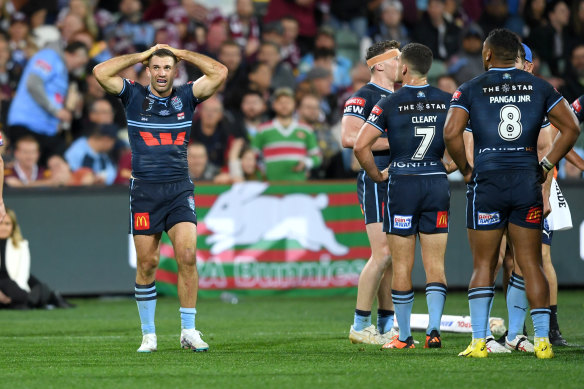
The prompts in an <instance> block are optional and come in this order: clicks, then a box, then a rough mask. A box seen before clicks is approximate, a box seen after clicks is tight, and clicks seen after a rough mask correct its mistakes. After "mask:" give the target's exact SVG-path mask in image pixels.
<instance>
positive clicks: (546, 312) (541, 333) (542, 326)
mask: <svg viewBox="0 0 584 389" xmlns="http://www.w3.org/2000/svg"><path fill="white" fill-rule="evenodd" d="M531 321H533V328H534V330H535V334H534V335H533V336H534V337H535V338H547V337H548V335H549V332H550V309H549V308H535V309H532V310H531Z"/></svg>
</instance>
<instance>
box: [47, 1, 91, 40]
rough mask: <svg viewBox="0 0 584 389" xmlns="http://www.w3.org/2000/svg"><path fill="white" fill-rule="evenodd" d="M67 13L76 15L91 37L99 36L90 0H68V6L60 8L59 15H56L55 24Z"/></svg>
mask: <svg viewBox="0 0 584 389" xmlns="http://www.w3.org/2000/svg"><path fill="white" fill-rule="evenodd" d="M67 14H73V15H76V16H78V17H79V18H80V19H81V20H82V21H83V24H84V25H85V28H86V29H87V31H89V33H90V34H91V36H93V38H94V39H95V38H97V37H98V36H99V33H100V31H99V29H98V26H97V22H96V20H95V15H94V14H95V10H94V6H93V2H92V1H90V0H71V1H69V6H68V7H64V8H61V11H60V12H59V15H58V16H57V24H59V23H60V22H61V21H62V20H63V19H64V18H65V15H67Z"/></svg>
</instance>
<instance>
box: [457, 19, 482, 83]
mask: <svg viewBox="0 0 584 389" xmlns="http://www.w3.org/2000/svg"><path fill="white" fill-rule="evenodd" d="M482 51H483V31H482V30H481V28H480V27H479V26H478V25H475V24H470V25H469V27H468V28H467V29H466V30H465V32H464V35H463V38H462V47H461V48H460V50H459V51H458V52H457V53H456V54H454V55H453V56H452V57H451V58H450V60H449V61H448V74H450V75H451V76H452V77H454V79H455V80H456V82H457V83H458V84H462V83H463V82H467V81H468V80H470V79H472V78H474V77H476V76H478V75H479V74H482V73H484V71H485V67H484V65H483V56H482Z"/></svg>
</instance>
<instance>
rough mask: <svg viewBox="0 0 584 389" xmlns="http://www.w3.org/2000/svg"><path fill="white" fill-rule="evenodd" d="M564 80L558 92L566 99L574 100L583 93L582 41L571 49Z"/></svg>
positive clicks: (583, 60) (583, 61)
mask: <svg viewBox="0 0 584 389" xmlns="http://www.w3.org/2000/svg"><path fill="white" fill-rule="evenodd" d="M565 81H566V82H565V83H564V85H563V87H562V88H561V89H560V92H561V93H562V95H563V96H564V97H565V98H566V100H568V101H574V100H576V99H577V98H578V97H580V96H581V95H583V94H584V43H580V44H578V45H576V46H575V47H574V49H573V50H572V55H571V58H570V67H569V69H568V72H567V74H566V77H565Z"/></svg>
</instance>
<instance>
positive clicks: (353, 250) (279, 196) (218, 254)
mask: <svg viewBox="0 0 584 389" xmlns="http://www.w3.org/2000/svg"><path fill="white" fill-rule="evenodd" d="M195 204H196V207H197V218H198V221H199V223H198V228H197V230H198V241H197V266H198V270H199V289H200V292H199V293H200V295H202V296H205V295H207V296H214V295H218V294H219V293H221V292H222V291H225V290H232V291H237V293H238V294H243V295H249V294H255V295H261V294H274V293H287V294H296V295H299V294H300V295H302V294H338V293H354V292H355V287H356V286H357V282H358V278H359V273H360V272H361V269H362V268H363V266H364V265H365V263H366V261H367V259H368V258H369V256H370V254H371V250H370V248H369V242H368V240H367V235H366V233H365V225H364V222H363V216H362V214H361V210H360V208H359V205H358V202H357V194H356V192H355V182H354V181H347V182H344V181H341V182H339V181H336V182H306V183H294V184H290V183H287V184H271V185H268V184H267V183H261V182H250V183H242V184H235V185H233V186H232V187H229V186H213V185H197V187H196V189H195ZM160 254H161V261H160V268H159V270H158V273H157V274H156V280H157V289H158V291H159V293H162V294H173V295H176V293H177V291H176V283H177V265H176V262H175V261H174V259H173V258H174V252H173V249H172V245H171V244H170V240H169V238H168V237H167V236H166V235H164V236H163V238H162V243H161V250H160Z"/></svg>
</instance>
